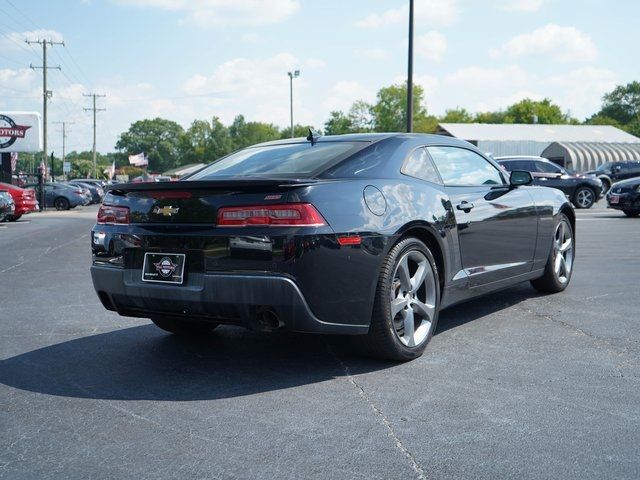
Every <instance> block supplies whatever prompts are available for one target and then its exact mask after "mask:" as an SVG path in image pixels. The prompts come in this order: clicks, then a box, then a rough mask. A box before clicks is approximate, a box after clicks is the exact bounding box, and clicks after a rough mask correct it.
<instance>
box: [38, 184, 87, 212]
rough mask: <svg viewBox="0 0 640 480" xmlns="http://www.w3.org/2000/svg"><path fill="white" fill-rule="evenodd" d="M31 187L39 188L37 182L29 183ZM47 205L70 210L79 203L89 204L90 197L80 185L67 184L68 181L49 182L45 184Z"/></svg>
mask: <svg viewBox="0 0 640 480" xmlns="http://www.w3.org/2000/svg"><path fill="white" fill-rule="evenodd" d="M27 187H29V188H36V189H37V188H38V185H37V184H29V185H27ZM44 198H45V206H46V207H47V208H55V209H56V210H69V209H70V208H76V207H77V206H78V205H88V202H89V200H88V198H87V196H86V195H85V193H84V192H83V191H82V189H81V188H80V187H76V186H74V185H67V184H66V183H58V182H47V183H45V184H44Z"/></svg>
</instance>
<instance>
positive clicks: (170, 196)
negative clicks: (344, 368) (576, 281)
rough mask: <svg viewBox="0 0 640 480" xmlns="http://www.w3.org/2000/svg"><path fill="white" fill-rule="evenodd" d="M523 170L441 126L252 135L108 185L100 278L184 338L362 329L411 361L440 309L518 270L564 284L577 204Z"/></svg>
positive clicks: (549, 284)
mask: <svg viewBox="0 0 640 480" xmlns="http://www.w3.org/2000/svg"><path fill="white" fill-rule="evenodd" d="M531 182H532V176H531V174H530V173H529V172H525V171H513V172H511V174H510V175H507V174H506V173H505V172H503V171H502V170H501V169H500V168H499V166H498V164H497V163H496V162H494V161H493V160H491V159H490V158H488V157H486V156H485V155H483V154H482V153H481V152H480V151H479V150H478V149H477V148H475V147H474V146H473V145H471V144H469V143H467V142H464V141H462V140H459V139H455V138H450V137H442V136H438V135H424V134H356V135H340V136H330V137H319V136H311V135H310V137H309V139H308V140H307V141H304V140H303V139H297V140H290V139H288V140H284V141H274V142H268V143H264V144H259V145H255V146H252V147H248V148H245V149H242V150H240V151H238V152H236V153H232V154H231V155H228V156H226V157H224V158H222V159H220V160H217V161H215V162H213V163H211V164H210V165H208V166H207V167H205V168H204V169H202V170H200V171H198V172H197V173H195V174H193V175H191V176H190V177H188V178H187V179H185V180H181V181H177V182H166V183H160V184H158V183H140V184H123V185H117V186H114V187H108V188H107V193H106V195H105V198H104V201H103V204H102V206H101V207H100V209H99V211H98V217H97V223H96V225H95V226H94V227H93V229H92V232H91V246H92V252H93V264H92V267H91V275H92V279H93V285H94V287H95V290H96V292H97V294H98V297H99V299H100V300H101V302H102V304H103V305H104V306H105V308H107V309H108V310H113V311H117V312H118V313H119V314H121V315H124V316H131V317H142V318H151V320H152V321H153V322H154V323H155V324H156V325H157V326H158V327H160V328H162V329H164V330H167V331H169V332H173V333H177V334H203V333H206V332H208V331H210V330H212V329H213V328H215V327H216V326H217V325H218V324H219V323H232V324H239V325H244V326H246V327H249V328H253V329H257V330H273V329H277V328H280V327H287V328H289V329H291V330H295V331H300V332H313V333H333V334H353V335H362V336H363V343H364V344H365V345H366V346H367V347H368V348H369V349H370V351H371V352H372V353H374V354H375V355H376V356H379V357H383V358H387V359H392V360H400V361H406V360H410V359H413V358H416V357H418V356H420V355H421V354H422V352H423V351H424V349H425V347H426V345H427V343H428V342H429V339H430V338H431V336H432V335H433V332H434V330H435V328H436V323H437V320H438V312H439V311H440V310H442V309H443V308H446V307H448V306H450V305H453V304H456V303H459V302H462V301H465V300H469V299H471V298H473V297H476V296H479V295H483V294H486V293H488V292H491V291H495V290H498V289H501V288H505V287H508V286H511V285H514V284H517V283H520V282H523V281H531V283H532V284H533V286H534V287H535V288H536V289H538V290H540V291H543V292H560V291H562V290H564V289H565V288H566V287H567V285H568V284H569V282H570V279H571V274H572V271H573V264H574V253H575V243H574V240H573V239H574V233H573V232H574V229H575V213H574V210H573V207H572V206H571V203H570V202H569V201H568V200H567V199H566V198H565V196H564V195H563V194H562V192H560V191H559V190H556V189H552V188H544V187H536V186H527V185H528V184H530V183H531ZM231 247H233V248H231Z"/></svg>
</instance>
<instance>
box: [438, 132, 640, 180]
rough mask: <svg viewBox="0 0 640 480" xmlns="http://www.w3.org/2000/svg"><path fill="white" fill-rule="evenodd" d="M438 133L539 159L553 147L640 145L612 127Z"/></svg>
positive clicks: (488, 149) (500, 152) (491, 149)
mask: <svg viewBox="0 0 640 480" xmlns="http://www.w3.org/2000/svg"><path fill="white" fill-rule="evenodd" d="M438 133H439V134H441V135H448V136H452V137H457V138H460V139H463V140H466V141H468V142H470V143H472V144H474V145H475V146H477V147H478V148H479V149H480V150H482V151H483V152H486V153H489V154H491V155H494V156H509V155H541V154H542V152H543V151H544V150H545V149H546V148H547V147H549V145H551V144H552V143H563V144H566V143H589V144H609V143H616V144H624V145H626V144H640V138H638V137H635V136H633V135H631V134H629V133H627V132H625V131H624V130H621V129H619V128H616V127H613V126H611V125H547V124H539V123H538V124H520V123H500V124H493V123H441V124H439V125H438ZM554 158H560V156H558V157H554ZM562 158H565V157H564V156H563V157H562ZM566 158H569V157H566ZM576 158H577V157H576ZM558 163H560V162H558ZM582 163H585V162H582ZM582 163H581V164H582ZM586 163H588V162H586ZM600 163H602V162H600ZM563 165H564V163H563ZM597 165H599V163H598V164H597ZM597 165H596V166H597ZM567 166H568V165H567ZM570 168H576V167H570ZM590 168H591V167H590ZM576 169H578V168H576ZM580 170H583V169H582V168H580Z"/></svg>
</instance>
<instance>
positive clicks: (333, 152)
mask: <svg viewBox="0 0 640 480" xmlns="http://www.w3.org/2000/svg"><path fill="white" fill-rule="evenodd" d="M367 145H368V142H321V143H316V144H315V145H311V142H305V143H290V144H281V145H269V146H263V147H250V148H245V149H244V150H240V151H238V152H235V153H232V154H231V155H228V156H226V157H223V158H221V159H220V160H217V161H215V162H213V163H212V164H211V165H209V166H208V167H207V168H205V169H203V170H201V171H199V172H196V173H194V174H193V175H191V176H190V177H188V178H186V179H185V180H215V179H217V178H225V177H262V176H266V177H313V176H315V175H316V174H318V173H320V172H322V171H324V170H326V169H327V168H329V167H330V166H332V165H334V164H336V163H338V162H339V161H341V160H343V159H345V158H347V157H348V156H350V155H352V154H353V153H355V152H356V151H358V150H360V149H361V148H364V147H365V146H367Z"/></svg>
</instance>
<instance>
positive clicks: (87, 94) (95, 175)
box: [82, 93, 106, 178]
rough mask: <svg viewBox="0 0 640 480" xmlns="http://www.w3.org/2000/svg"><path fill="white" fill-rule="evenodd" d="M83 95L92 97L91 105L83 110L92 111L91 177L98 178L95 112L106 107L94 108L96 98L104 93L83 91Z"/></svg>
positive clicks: (102, 110) (101, 110)
mask: <svg viewBox="0 0 640 480" xmlns="http://www.w3.org/2000/svg"><path fill="white" fill-rule="evenodd" d="M82 95H83V96H84V97H91V98H92V99H93V107H91V108H85V109H84V111H85V112H88V111H93V178H98V172H97V167H96V113H97V112H104V111H105V110H106V108H96V98H99V97H106V95H100V94H97V93H83V94H82Z"/></svg>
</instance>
